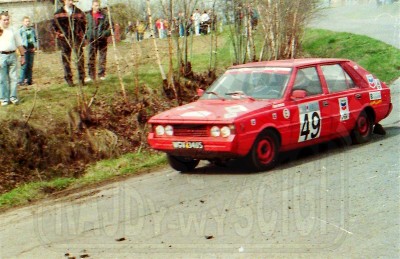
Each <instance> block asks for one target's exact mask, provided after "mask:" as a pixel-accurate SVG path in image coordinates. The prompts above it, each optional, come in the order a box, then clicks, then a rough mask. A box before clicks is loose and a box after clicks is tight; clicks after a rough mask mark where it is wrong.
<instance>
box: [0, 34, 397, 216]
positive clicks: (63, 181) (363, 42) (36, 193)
mask: <svg viewBox="0 0 400 259" xmlns="http://www.w3.org/2000/svg"><path fill="white" fill-rule="evenodd" d="M224 36H225V37H226V36H227V34H226V33H224ZM199 40H200V39H199ZM201 41H203V42H202V43H201V46H205V44H206V42H207V41H206V40H205V38H204V39H201ZM219 41H220V43H219V46H222V47H221V48H220V49H218V55H219V56H218V64H219V67H220V71H219V72H221V71H223V70H224V68H225V67H227V66H229V65H230V64H231V60H232V56H233V54H232V53H231V52H232V50H231V47H230V45H229V41H224V40H223V39H221V40H219ZM195 44H196V43H195ZM194 49H199V47H198V46H195V47H194ZM204 49H205V48H203V50H202V51H201V52H200V53H198V52H196V54H195V55H193V60H194V61H193V64H192V65H193V70H194V71H197V72H201V71H204V70H206V69H207V68H208V66H209V51H207V50H204ZM303 51H304V55H305V56H312V57H340V58H349V59H352V60H354V61H356V62H358V63H359V64H360V65H361V66H363V67H365V68H366V69H368V70H369V71H371V72H372V73H374V74H375V75H376V76H377V77H379V78H381V80H383V81H387V82H391V81H393V80H394V79H396V78H398V77H400V50H398V49H396V48H394V47H391V46H389V45H387V44H385V43H382V42H379V41H377V40H373V39H371V38H368V37H365V36H360V35H354V34H349V33H335V32H331V31H326V30H316V29H313V30H307V32H306V36H305V38H304V41H303ZM149 63H151V64H149ZM139 67H140V70H139V77H140V81H141V82H140V83H146V84H147V85H148V86H150V87H156V86H157V85H161V84H160V79H157V78H159V72H158V67H157V66H155V65H154V62H148V63H141V64H140V66H139ZM165 67H166V66H165ZM124 81H125V83H126V84H127V85H129V84H132V82H133V79H132V75H128V76H126V77H125V78H124ZM118 84H119V83H118V80H117V77H116V76H111V77H110V78H109V80H108V84H107V86H104V87H103V86H102V91H103V92H102V94H104V95H111V94H112V92H113V91H115V89H116V88H118ZM131 91H132V92H133V90H131ZM32 95H33V93H30V94H26V96H25V98H26V100H27V101H26V107H24V106H23V105H24V104H21V106H22V107H21V106H20V107H19V109H20V113H21V110H22V113H23V114H27V113H29V109H30V107H31V106H32V104H31V103H30V102H32V100H33V99H34V98H33V96H32ZM38 95H39V96H40V97H39V98H45V99H46V102H45V103H43V102H39V103H38V104H37V105H38V106H39V107H36V109H35V111H36V112H35V113H34V115H33V116H39V117H40V116H46V117H47V118H49V117H50V120H53V119H54V121H58V119H59V118H56V117H57V116H59V115H58V114H60V113H61V114H65V109H66V108H67V110H68V107H71V102H70V100H71V99H70V98H67V97H68V96H73V95H74V90H73V89H69V88H65V87H60V86H56V87H49V88H47V89H44V90H41V91H40V92H39V93H38ZM51 100H54V102H58V103H59V102H60V101H63V102H65V103H64V104H63V105H61V106H60V105H55V104H54V103H51ZM40 106H44V107H43V108H40ZM57 107H58V108H57ZM11 109H14V108H11ZM57 109H60V110H64V112H62V111H59V112H57ZM41 110H44V111H45V113H46V114H44V113H43V114H40V112H37V111H41ZM12 114H13V113H7V114H6V117H5V119H7V118H8V119H10V117H14V116H20V115H21V114H16V115H15V114H14V115H12ZM3 119H4V117H3ZM32 121H33V119H32ZM165 162H166V161H165V158H164V155H163V154H160V153H156V152H147V151H142V152H137V153H134V154H132V153H130V154H125V155H123V156H121V157H120V158H118V159H110V160H103V161H100V162H98V163H96V164H95V165H92V166H90V167H88V169H87V173H86V175H85V176H84V177H82V178H79V179H74V178H57V179H54V180H52V181H50V182H36V183H30V184H26V185H23V186H21V187H19V188H16V189H14V190H13V191H11V192H9V193H6V194H3V195H1V196H0V209H4V208H8V207H12V206H15V205H19V204H26V203H29V202H30V201H32V200H37V199H40V198H43V197H46V195H47V193H49V192H53V191H57V190H63V189H65V188H75V187H82V186H85V185H87V184H92V183H96V182H100V181H104V180H106V179H110V178H113V177H115V176H119V175H127V174H135V173H137V172H139V171H143V170H148V169H149V168H153V167H156V166H159V165H162V164H165Z"/></svg>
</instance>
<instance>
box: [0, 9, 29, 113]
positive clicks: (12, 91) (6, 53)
mask: <svg viewBox="0 0 400 259" xmlns="http://www.w3.org/2000/svg"><path fill="white" fill-rule="evenodd" d="M17 49H18V50H19V53H20V54H21V65H23V64H24V63H25V56H24V55H25V49H24V47H23V46H22V40H21V36H20V35H19V33H18V32H14V30H13V29H12V28H10V16H9V15H8V12H1V13H0V103H1V106H6V105H8V103H9V102H11V103H13V104H17V103H18V101H19V100H18V97H17V54H16V53H15V51H16V50H17Z"/></svg>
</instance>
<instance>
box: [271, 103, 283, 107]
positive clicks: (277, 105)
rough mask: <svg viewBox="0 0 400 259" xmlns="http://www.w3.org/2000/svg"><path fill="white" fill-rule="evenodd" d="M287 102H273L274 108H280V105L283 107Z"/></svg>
mask: <svg viewBox="0 0 400 259" xmlns="http://www.w3.org/2000/svg"><path fill="white" fill-rule="evenodd" d="M284 105H285V104H284V103H277V104H275V103H274V104H273V105H272V108H279V107H283V106H284Z"/></svg>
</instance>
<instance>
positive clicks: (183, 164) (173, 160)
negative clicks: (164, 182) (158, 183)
mask: <svg viewBox="0 0 400 259" xmlns="http://www.w3.org/2000/svg"><path fill="white" fill-rule="evenodd" d="M167 159H168V163H169V165H170V166H171V167H172V168H173V169H175V170H176V171H180V172H187V171H191V170H193V169H195V168H196V166H197V165H198V164H199V162H200V160H197V159H193V158H190V157H183V156H173V155H169V154H167Z"/></svg>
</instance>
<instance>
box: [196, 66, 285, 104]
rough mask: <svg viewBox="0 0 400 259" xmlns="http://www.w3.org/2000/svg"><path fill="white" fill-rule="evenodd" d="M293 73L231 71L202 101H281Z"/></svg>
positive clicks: (282, 69) (276, 69) (266, 69)
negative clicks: (244, 99) (245, 99)
mask: <svg viewBox="0 0 400 259" xmlns="http://www.w3.org/2000/svg"><path fill="white" fill-rule="evenodd" d="M291 71H292V69H291V68H286V67H262V68H239V69H230V70H228V71H226V72H225V73H224V74H223V75H222V76H221V77H220V78H218V80H216V81H215V82H214V83H213V84H212V85H211V86H210V87H209V88H208V89H207V90H206V92H205V93H204V94H203V96H202V97H201V99H203V100H204V99H206V100H209V99H228V100H229V99H240V98H250V99H280V98H282V96H283V94H284V92H285V89H286V85H287V83H288V81H289V77H290V74H291Z"/></svg>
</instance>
